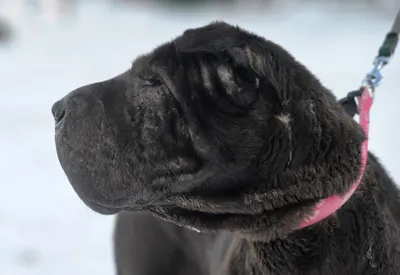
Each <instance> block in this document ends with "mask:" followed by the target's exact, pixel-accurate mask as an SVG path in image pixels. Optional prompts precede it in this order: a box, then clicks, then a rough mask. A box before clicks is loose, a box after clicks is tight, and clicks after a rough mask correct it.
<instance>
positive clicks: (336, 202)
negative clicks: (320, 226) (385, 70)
mask: <svg viewBox="0 0 400 275" xmlns="http://www.w3.org/2000/svg"><path fill="white" fill-rule="evenodd" d="M371 106H372V97H371V95H370V93H369V91H368V90H367V89H366V88H365V89H364V91H363V93H362V95H361V97H360V102H359V108H360V125H361V128H362V129H363V131H364V134H365V136H366V139H365V140H364V142H363V143H362V147H361V169H360V175H359V176H358V178H357V180H356V181H355V182H354V184H353V185H352V186H351V188H350V189H349V190H348V191H347V192H346V193H345V194H344V195H343V196H340V195H332V196H330V197H328V198H326V199H323V200H321V201H320V202H319V203H317V204H316V205H315V206H314V207H313V210H312V213H311V215H310V216H308V217H307V218H306V219H304V220H303V221H302V222H301V223H300V226H299V229H301V228H305V227H308V226H310V225H313V224H315V223H317V222H319V221H321V220H323V219H325V218H327V217H329V216H330V215H332V214H333V213H335V212H336V211H337V210H338V209H339V208H340V207H342V206H343V204H345V203H346V201H347V200H348V199H349V198H350V197H351V196H352V195H353V193H354V191H355V190H356V189H357V187H358V185H359V184H360V182H361V178H362V176H363V174H364V171H365V167H366V165H367V159H368V131H369V111H370V108H371Z"/></svg>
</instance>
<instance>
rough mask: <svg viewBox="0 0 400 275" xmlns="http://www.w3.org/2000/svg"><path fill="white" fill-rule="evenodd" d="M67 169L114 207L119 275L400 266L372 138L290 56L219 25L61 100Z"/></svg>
mask: <svg viewBox="0 0 400 275" xmlns="http://www.w3.org/2000/svg"><path fill="white" fill-rule="evenodd" d="M52 113H53V116H54V118H55V121H56V126H55V143H56V150H57V154H58V158H59V162H60V164H61V166H62V168H63V170H64V172H65V174H66V175H67V177H68V179H69V181H70V183H71V185H72V187H73V188H74V190H75V191H76V193H77V194H78V195H79V197H80V198H81V200H82V201H83V202H84V203H85V204H86V205H87V206H88V207H90V208H91V209H92V210H94V211H96V212H98V213H101V214H108V215H111V214H117V213H118V216H117V222H116V227H115V232H114V241H115V261H116V269H117V271H116V272H117V273H118V274H119V275H164V274H165V275H166V274H191V275H215V274H218V275H239V274H240V275H242V274H253V275H257V274H263V275H338V274H342V275H349V274H351V275H372V274H375V275H376V274H381V275H398V274H400V201H399V200H400V196H399V194H400V193H399V190H398V188H397V187H396V185H395V183H394V182H393V180H392V179H391V178H390V176H389V175H388V173H387V172H386V171H385V169H384V168H383V166H382V165H381V164H380V162H379V160H378V159H377V158H376V157H375V156H374V155H373V154H371V153H369V154H368V161H367V164H366V168H365V172H364V173H363V174H362V178H361V183H360V184H359V186H358V188H357V189H356V191H355V192H354V194H353V195H352V196H351V197H350V198H349V200H348V201H347V202H346V203H345V204H344V205H343V206H342V207H341V208H340V209H338V210H337V211H335V212H334V213H332V214H331V215H329V216H328V217H327V218H325V219H323V220H321V221H319V222H317V223H315V224H313V225H310V226H307V227H305V228H299V224H300V223H301V221H303V220H304V219H306V218H307V217H309V216H310V215H311V214H312V209H313V207H314V206H315V205H316V204H318V203H319V202H320V201H321V200H322V199H324V198H327V197H329V196H332V195H339V196H342V195H343V194H345V193H346V192H347V190H349V188H350V187H351V186H352V185H353V184H354V182H355V181H356V180H357V178H359V177H360V176H361V175H360V169H361V166H362V160H361V146H362V144H363V142H364V141H365V140H366V135H365V134H364V132H363V131H362V129H361V127H360V125H359V124H358V123H357V122H356V121H355V120H354V119H353V118H352V117H351V116H349V115H348V114H346V112H345V110H344V108H342V106H341V105H340V104H339V103H338V102H337V100H336V98H335V96H334V95H333V94H332V93H331V91H329V90H328V89H327V88H325V87H324V86H323V85H322V84H321V82H320V81H319V80H318V79H317V77H316V76H314V75H313V74H312V73H311V72H310V71H309V70H308V69H307V68H306V67H305V66H304V65H302V64H301V63H300V62H298V61H297V60H296V59H295V58H294V57H293V56H292V55H291V54H290V53H289V52H288V51H286V50H285V49H283V48H282V47H281V46H279V45H277V44H275V43H273V42H271V41H268V40H266V39H265V38H263V37H261V36H258V35H256V34H254V33H251V32H249V31H247V30H244V29H242V28H240V27H238V26H233V25H230V24H228V23H225V22H223V21H215V22H211V23H209V24H207V25H205V26H202V27H198V28H192V29H187V30H186V31H185V32H183V33H182V34H181V35H179V36H178V37H176V38H175V39H173V40H171V41H170V42H167V43H165V44H163V45H160V46H159V47H157V48H155V49H154V50H153V51H152V52H150V53H147V54H143V55H141V56H139V57H137V58H136V59H135V60H134V62H133V64H132V67H131V68H130V69H128V70H127V71H125V72H124V73H121V74H120V75H118V76H116V77H113V78H110V79H108V80H106V81H102V82H98V83H92V84H89V85H86V86H83V87H80V88H78V89H76V90H74V91H72V92H71V93H69V94H68V95H66V96H65V97H64V98H62V99H61V100H59V101H57V102H56V103H54V105H53V107H52Z"/></svg>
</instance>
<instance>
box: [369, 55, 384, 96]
mask: <svg viewBox="0 0 400 275" xmlns="http://www.w3.org/2000/svg"><path fill="white" fill-rule="evenodd" d="M388 63H389V57H384V56H378V57H376V58H375V60H374V63H373V65H374V67H373V68H372V70H371V72H369V73H368V74H367V75H366V77H365V79H364V81H363V84H364V85H368V86H369V87H370V88H371V93H372V96H373V94H374V91H375V88H376V87H377V86H378V85H379V84H380V82H381V80H382V78H383V76H382V73H381V70H382V68H383V67H384V66H385V65H386V64H388Z"/></svg>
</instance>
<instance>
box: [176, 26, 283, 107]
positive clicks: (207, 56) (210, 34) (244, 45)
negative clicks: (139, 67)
mask: <svg viewBox="0 0 400 275" xmlns="http://www.w3.org/2000/svg"><path fill="white" fill-rule="evenodd" d="M262 43H265V41H263V39H262V38H260V37H258V36H255V35H254V34H250V33H248V32H245V31H242V30H241V29H240V28H239V27H233V26H231V25H229V24H226V23H223V22H217V23H213V24H209V25H207V26H205V27H201V28H197V29H189V30H187V31H185V32H184V34H183V35H182V36H181V37H179V38H177V39H176V40H175V47H176V49H177V52H178V53H179V54H181V55H185V54H187V55H191V56H197V57H198V60H203V61H204V60H208V61H210V60H215V62H213V63H214V65H215V67H216V68H214V69H215V71H214V72H212V74H213V75H217V76H218V80H219V81H220V82H221V84H222V86H223V87H224V88H225V90H226V93H227V94H228V95H229V96H230V97H231V99H232V100H233V102H234V103H235V104H237V105H239V106H240V107H243V108H248V107H249V106H251V104H252V103H253V102H254V101H255V100H256V99H257V96H258V91H259V90H260V89H263V90H267V89H268V90H269V91H271V89H272V90H274V92H273V93H269V94H268V95H267V96H273V97H274V99H276V100H278V101H279V102H285V91H282V88H284V87H280V86H279V83H285V82H284V81H282V79H277V78H276V76H282V75H285V74H282V72H280V71H279V70H281V69H282V68H279V66H277V62H275V61H274V58H273V56H272V55H271V53H267V52H265V49H264V47H263V45H262ZM203 65H204V63H203ZM207 65H210V64H207ZM211 66H212V64H211ZM207 68H210V66H207ZM202 69H204V68H202ZM261 86H262V88H261ZM265 86H267V87H265ZM278 91H279V92H278ZM282 92H283V93H282Z"/></svg>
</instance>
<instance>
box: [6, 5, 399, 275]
mask: <svg viewBox="0 0 400 275" xmlns="http://www.w3.org/2000/svg"><path fill="white" fill-rule="evenodd" d="M93 3H94V2H93ZM97 3H100V4H86V5H85V6H82V7H81V9H80V12H79V14H78V15H77V17H75V18H73V19H67V20H66V21H63V22H59V23H57V24H56V25H46V24H44V23H42V22H40V21H38V20H37V19H34V18H33V17H26V18H24V19H23V20H20V21H18V24H17V27H18V28H19V31H20V32H19V33H18V40H17V41H16V42H15V43H14V44H13V45H10V46H9V47H7V48H0V190H1V191H0V274H1V275H25V274H32V275H50V274H51V275H54V274H56V275H71V274H74V275H81V274H82V275H86V274H113V273H114V270H113V264H112V249H111V233H112V227H113V217H109V216H107V217H106V216H101V215H98V214H95V213H93V212H92V211H90V210H89V209H87V208H86V207H85V206H84V205H83V203H82V202H81V201H80V200H79V199H78V197H77V195H76V194H75V192H74V191H73V190H72V188H71V186H70V185H69V183H68V182H67V180H66V177H65V176H64V174H63V172H62V170H61V168H60V166H59V164H58V160H57V157H56V153H55V149H54V142H53V119H52V116H51V113H50V107H51V105H52V103H53V102H54V101H55V100H57V99H59V98H60V97H61V96H63V95H64V94H66V93H67V92H69V91H70V90H72V89H74V88H76V87H78V86H80V85H84V84H87V83H89V82H93V81H99V80H103V79H106V78H109V77H111V76H113V75H115V74H118V73H120V72H121V71H123V70H125V69H127V68H128V66H129V65H130V62H131V60H132V59H133V58H134V57H135V55H137V54H138V53H141V52H143V51H148V50H149V49H151V48H152V47H154V46H156V45H158V44H159V43H161V42H164V41H166V40H169V39H170V38H172V37H174V36H175V35H177V34H179V33H181V32H182V31H183V30H184V29H186V28H188V27H194V26H200V25H202V24H205V23H208V22H209V21H211V20H214V19H224V20H227V21H228V22H231V23H238V24H240V25H241V26H242V27H245V28H248V29H250V30H252V31H254V32H257V33H258V34H261V35H264V36H265V37H267V38H269V39H271V40H274V41H276V42H278V43H280V44H282V45H283V46H285V47H286V48H287V49H289V50H290V51H291V52H292V53H293V54H294V55H295V56H296V57H297V58H298V59H299V60H301V61H302V62H304V63H305V64H306V65H307V66H308V67H309V68H311V70H312V71H314V73H315V74H316V75H318V76H319V77H320V79H321V80H322V81H323V82H324V84H325V85H327V86H328V87H329V88H331V89H332V90H333V91H335V93H336V94H337V96H338V97H341V96H343V95H345V94H346V93H347V92H348V91H350V90H352V89H355V88H357V86H358V85H359V83H360V81H361V79H362V78H363V76H364V75H365V73H366V72H367V70H369V69H370V67H371V61H372V58H373V57H374V55H375V54H376V50H377V47H378V46H379V45H380V43H381V42H382V39H383V36H384V35H385V34H386V32H387V30H388V28H389V27H390V26H391V24H392V18H393V16H394V13H395V11H393V14H392V16H378V15H376V14H375V15H371V14H368V13H362V14H355V13H353V12H352V11H348V12H347V13H340V12H333V11H330V12H328V11H323V10H321V9H319V8H318V9H317V8H310V7H305V8H303V9H297V10H296V11H297V14H295V13H292V12H291V11H290V9H289V10H288V11H286V12H280V13H278V14H277V13H275V14H271V13H268V12H266V11H264V10H263V11H261V10H258V11H254V10H253V11H251V12H246V11H243V10H242V11H240V13H239V12H226V11H225V12H222V11H219V10H215V9H214V10H212V11H207V10H206V9H204V10H202V11H199V14H197V15H194V14H179V13H177V12H176V11H170V12H162V11H160V10H149V9H145V8H140V9H139V8H136V9H134V10H131V11H129V12H128V11H126V10H125V11H120V10H116V9H115V8H110V7H108V6H107V5H105V4H101V2H97ZM89 5H90V6H89ZM83 12H85V16H82V14H83ZM399 55H400V52H399ZM399 55H397V56H395V58H394V59H393V61H392V63H391V64H390V65H389V66H388V67H387V68H385V71H384V75H385V79H384V82H383V84H382V86H381V87H380V88H379V90H378V92H377V96H376V101H375V105H374V107H373V112H372V125H371V142H370V144H371V149H372V151H374V152H375V153H376V154H377V155H378V156H379V157H380V158H381V160H382V161H383V163H384V164H385V166H386V167H387V168H388V170H389V171H390V172H391V174H392V176H393V177H394V178H395V179H397V180H399V179H400V169H398V160H397V156H396V154H395V152H396V151H398V150H400V143H399V142H397V141H398V140H399V139H400V130H398V129H397V127H395V126H394V125H395V124H398V123H399V113H398V112H399V109H397V108H398V102H397V101H396V100H400V93H399V92H400V91H399V87H400V83H399V82H398V78H399V75H400V56H399Z"/></svg>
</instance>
